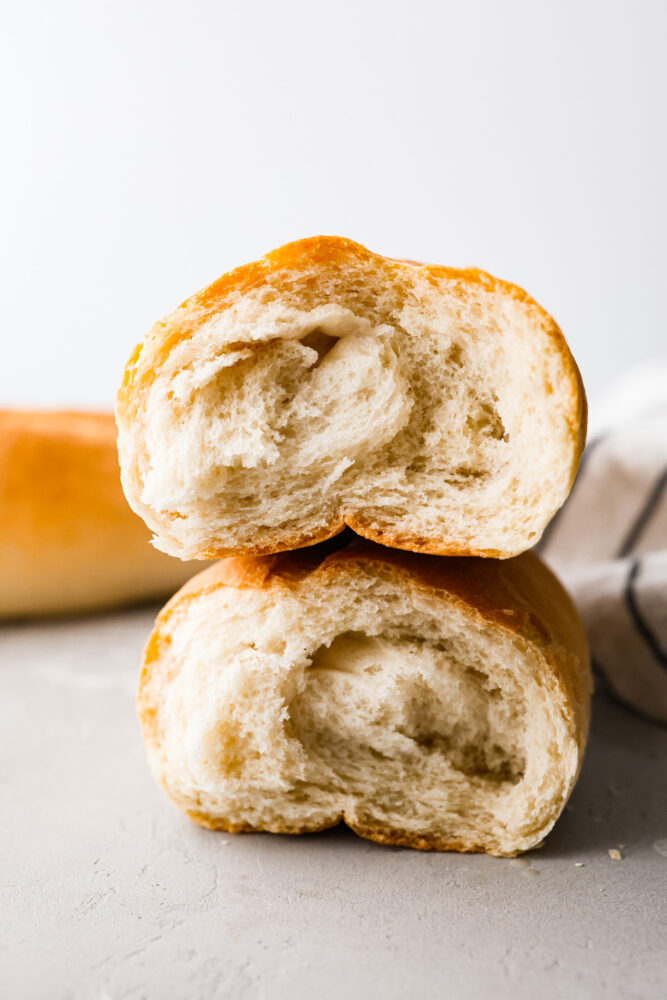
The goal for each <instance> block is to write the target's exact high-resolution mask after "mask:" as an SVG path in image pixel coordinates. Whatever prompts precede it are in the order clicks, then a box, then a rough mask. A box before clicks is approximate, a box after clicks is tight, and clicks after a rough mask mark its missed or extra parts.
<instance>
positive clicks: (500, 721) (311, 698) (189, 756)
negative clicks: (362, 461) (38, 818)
mask: <svg viewBox="0 0 667 1000" xmlns="http://www.w3.org/2000/svg"><path fill="white" fill-rule="evenodd" d="M350 535H351V533H350ZM351 537H352V538H353V537H354V536H351ZM336 541H337V540H336ZM336 541H334V542H327V543H324V544H323V545H321V546H316V547H315V548H312V549H304V550H301V551H297V552H291V553H288V554H285V555H275V556H267V557H263V558H236V559H229V560H225V561H223V562H221V563H219V564H217V565H215V566H213V567H211V568H210V569H208V570H206V571H205V572H203V573H201V574H199V575H198V576H196V577H195V578H193V579H192V580H191V581H190V582H189V583H188V584H186V586H185V587H184V588H183V589H182V590H181V591H180V593H179V594H177V595H176V596H175V597H174V598H173V599H172V600H171V601H170V603H169V604H168V605H167V606H166V607H165V609H164V610H163V611H162V613H161V614H160V616H159V618H158V620H157V623H156V627H155V630H154V632H153V634H152V636H151V638H150V639H149V641H148V644H147V647H146V650H145V655H144V664H143V670H142V674H141V680H140V688H139V697H138V712H139V716H140V719H141V723H142V728H143V735H144V739H145V742H146V746H147V750H148V756H149V761H150V764H151V767H152V770H153V772H154V774H155V776H156V778H157V779H158V780H159V781H160V782H161V783H162V784H163V785H164V787H165V789H166V791H167V792H168V794H169V795H170V796H171V798H172V799H173V800H174V801H175V803H176V804H177V805H178V806H179V807H180V808H181V809H183V810H184V811H185V812H186V813H187V814H188V815H189V816H190V817H191V818H192V819H193V820H195V821H196V822H197V823H201V824H203V825H204V826H208V827H212V828H216V829H222V830H228V831H233V832H236V831H245V830H266V831H272V832H277V833H304V832H313V831H317V830H322V829H324V828H326V827H331V826H334V825H335V824H337V823H339V822H341V821H343V822H345V823H346V824H347V825H348V826H349V827H351V828H352V829H353V830H355V831H356V832H357V833H359V834H360V835H361V836H363V837H368V838H369V839H371V840H376V841H379V842H381V843H391V844H402V845H405V846H409V847H418V848H423V849H434V850H458V851H487V852H488V853H490V854H496V855H513V854H516V853H517V852H519V851H525V850H528V849H529V848H531V847H536V846H538V845H539V844H540V842H541V841H542V840H543V838H544V837H545V836H546V834H547V833H548V832H549V830H550V829H551V827H552V826H553V824H554V823H555V821H556V819H557V818H558V815H559V814H560V812H561V810H562V809H563V807H564V805H565V803H566V801H567V798H568V796H569V794H570V792H571V791H572V788H573V785H574V783H575V780H576V777H577V774H578V772H579V768H580V766H581V761H582V756H583V752H584V746H585V742H586V735H587V731H588V723H589V711H590V691H591V675H590V668H589V661H588V651H587V646H586V639H585V636H584V631H583V628H582V626H581V623H580V621H579V619H578V617H577V614H576V612H575V610H574V607H573V605H572V603H571V602H570V600H569V598H568V596H567V594H566V593H565V592H564V590H563V589H562V587H561V586H560V584H559V583H558V581H557V580H556V579H555V577H554V576H553V575H552V574H551V573H550V572H549V570H547V569H546V567H545V566H544V565H543V564H542V563H541V562H540V561H539V559H538V558H537V556H534V555H532V554H530V553H528V554H526V555H523V556H519V557H518V558H516V559H512V560H510V561H506V562H498V561H495V560H481V559H438V558H437V557H432V556H423V555H414V554H408V553H404V552H398V551H395V550H391V549H386V548H383V547H380V546H377V545H373V544H372V543H370V542H363V541H361V540H359V539H357V540H353V541H352V542H351V543H349V544H346V545H343V547H340V548H336Z"/></svg>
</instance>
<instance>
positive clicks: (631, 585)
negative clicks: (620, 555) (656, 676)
mask: <svg viewBox="0 0 667 1000" xmlns="http://www.w3.org/2000/svg"><path fill="white" fill-rule="evenodd" d="M640 568H641V559H633V561H632V562H631V564H630V569H629V572H628V576H627V579H626V581H625V590H624V592H623V598H624V600H625V604H626V607H627V609H628V611H629V612H630V617H631V618H632V621H633V622H634V626H635V628H636V629H637V631H638V632H639V634H640V636H641V637H642V639H643V640H644V642H645V643H646V645H647V646H648V648H649V649H650V650H651V652H652V653H653V656H654V658H655V659H656V660H657V661H658V663H660V664H662V666H663V667H667V653H665V651H664V649H662V647H661V646H660V643H659V642H658V640H657V638H656V637H655V635H654V634H653V630H652V629H651V628H649V626H648V624H647V623H646V620H645V619H644V616H643V615H642V613H641V611H640V609H639V604H638V603H637V595H636V593H635V581H636V580H637V577H638V576H639V570H640Z"/></svg>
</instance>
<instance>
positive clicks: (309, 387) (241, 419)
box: [117, 237, 586, 558]
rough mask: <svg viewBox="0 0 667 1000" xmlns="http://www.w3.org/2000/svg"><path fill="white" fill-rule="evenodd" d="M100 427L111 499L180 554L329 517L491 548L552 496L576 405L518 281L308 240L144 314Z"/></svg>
mask: <svg viewBox="0 0 667 1000" xmlns="http://www.w3.org/2000/svg"><path fill="white" fill-rule="evenodd" d="M117 419H118V426H119V430H120V434H119V451H120V458H121V468H122V475H123V485H124V488H125V492H126V494H127V497H128V499H129V501H130V503H131V505H132V507H133V508H134V509H135V510H136V511H137V513H139V514H140V515H141V516H142V517H143V518H144V520H145V521H146V523H147V524H148V525H149V527H150V528H151V529H152V530H153V531H154V532H155V536H156V544H157V546H158V547H159V548H161V549H163V550H164V551H165V552H169V553H171V554H173V555H178V556H180V557H181V558H204V557H220V556H226V555H232V554H262V553H272V552H279V551H283V550H287V549H293V548H298V547H301V546H304V545H310V544H313V543H314V542H316V541H319V540H322V539H325V538H329V537H332V536H334V535H335V534H336V533H337V532H339V531H341V530H342V529H343V527H344V526H345V525H346V524H347V525H349V526H350V527H351V528H352V529H353V530H354V531H355V532H356V533H357V534H360V535H363V536H365V537H367V538H370V539H372V540H374V541H378V542H382V543H384V544H386V545H389V546H392V547H396V548H404V549H409V550H412V551H418V552H430V553H434V554H438V555H482V556H499V557H508V556H512V555H515V554H518V553H519V552H522V551H524V550H525V549H527V548H529V547H530V546H532V545H534V544H535V543H536V542H537V540H538V539H539V537H540V535H541V533H542V531H543V530H544V528H545V526H546V525H547V523H548V522H549V520H550V519H551V518H552V517H553V515H554V513H555V512H556V511H557V510H558V508H559V507H560V506H561V504H562V503H563V501H564V500H565V498H566V497H567V495H568V492H569V490H570V487H571V485H572V481H573V478H574V475H575V473H576V469H577V465H578V461H579V456H580V454H581V449H582V447H583V443H584V437H585V425H586V402H585V396H584V391H583V387H582V383H581V378H580V376H579V372H578V370H577V367H576V365H575V363H574V360H573V358H572V355H571V354H570V352H569V350H568V347H567V345H566V343H565V340H564V338H563V336H562V334H561V332H560V330H559V329H558V327H557V326H556V324H555V323H554V321H553V320H552V319H551V317H550V316H549V315H548V314H547V313H546V312H544V310H543V309H541V308H540V306H538V305H537V304H536V303H535V302H534V301H533V300H532V299H531V298H530V297H529V296H528V295H527V294H526V293H525V292H523V291H522V290H521V289H519V288H517V287H516V286H514V285H510V284H507V283H505V282H503V281H499V280H497V279H495V278H492V277H491V276H490V275H488V274H485V273H484V272H482V271H477V270H465V271H461V270H455V269H452V268H446V267H438V266H431V265H418V264H414V263H410V262H406V261H398V260H390V259H387V258H385V257H381V256H378V255H377V254H374V253H371V252H370V251H368V250H366V249H365V248H364V247H362V246H359V244H357V243H353V242H352V241H350V240H346V239H341V238H338V237H315V238H313V239H307V240H301V241H299V242H297V243H292V244H288V245H287V246H285V247H282V248H281V249H279V250H276V251H274V252H273V253H271V254H269V255H268V256H266V257H264V258H263V259H262V260H260V261H258V262H256V263H254V264H248V265H246V266H244V267H240V268H238V269H237V270H235V271H232V272H230V273H229V274H227V275H224V276H223V277H222V278H220V279H219V280H218V281H217V282H215V283H214V284H213V285H211V286H209V287H208V288H206V289H205V290H204V291H202V292H200V293H198V294H197V295H195V296H193V297H192V298H191V299H188V300H187V301H186V302H185V303H183V305H182V306H180V307H179V308H178V309H177V310H176V311H175V312H173V313H172V314H171V315H170V316H167V317H166V319H164V320H162V321H161V322H159V323H157V324H156V325H155V326H154V327H153V329H152V330H151V331H150V333H149V334H148V336H147V337H146V339H145V341H144V342H143V344H141V345H139V346H138V347H137V349H136V350H135V352H134V354H133V356H132V358H131V359H130V361H129V362H128V365H127V367H126V371H125V376H124V380H123V384H122V387H121V389H120V391H119V395H118V402H117Z"/></svg>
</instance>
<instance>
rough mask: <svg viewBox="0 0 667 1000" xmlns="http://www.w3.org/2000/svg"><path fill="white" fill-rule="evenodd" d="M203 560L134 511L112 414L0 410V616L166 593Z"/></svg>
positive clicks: (84, 608) (86, 607) (88, 607)
mask: <svg viewBox="0 0 667 1000" xmlns="http://www.w3.org/2000/svg"><path fill="white" fill-rule="evenodd" d="M197 569H201V563H198V564H196V565H194V566H193V565H192V564H188V563H183V562H181V561H180V560H178V559H172V558H170V557H169V556H166V555H164V554H163V553H162V552H158V551H157V550H156V549H155V548H153V546H152V545H151V544H150V532H149V531H148V529H147V528H146V526H145V525H144V523H143V522H142V521H141V519H140V518H139V517H137V516H136V514H134V513H133V512H132V510H130V508H129V506H128V504H127V501H126V499H125V497H124V495H123V490H122V487H121V483H120V473H119V468H118V455H117V450H116V425H115V422H114V418H113V415H112V414H111V413H81V412H78V413H77V412H35V411H27V410H4V411H0V617H2V618H16V617H31V616H40V615H56V614H78V613H80V612H89V611H95V610H99V609H102V608H109V607H113V606H116V605H124V604H132V603H134V602H137V601H144V600H149V599H153V598H161V597H165V596H166V595H169V594H171V593H173V592H174V590H176V588H177V587H179V586H180V585H181V584H182V583H183V582H184V581H185V580H187V579H188V577H189V576H192V574H193V572H195V571H196V570H197Z"/></svg>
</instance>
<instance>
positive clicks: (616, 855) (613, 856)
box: [607, 847, 623, 861]
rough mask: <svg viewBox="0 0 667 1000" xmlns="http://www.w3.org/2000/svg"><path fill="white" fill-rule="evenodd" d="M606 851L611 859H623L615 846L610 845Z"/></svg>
mask: <svg viewBox="0 0 667 1000" xmlns="http://www.w3.org/2000/svg"><path fill="white" fill-rule="evenodd" d="M607 853H608V854H609V857H610V858H611V860H612V861H622V860H623V856H622V854H621V852H620V851H619V850H617V848H615V847H610V848H609V851H608V852H607Z"/></svg>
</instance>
